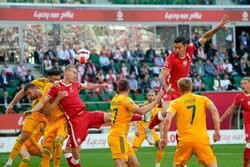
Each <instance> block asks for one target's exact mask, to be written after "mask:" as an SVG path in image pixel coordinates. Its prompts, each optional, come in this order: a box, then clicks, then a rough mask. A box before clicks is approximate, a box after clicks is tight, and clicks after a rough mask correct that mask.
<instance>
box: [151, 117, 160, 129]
mask: <svg viewBox="0 0 250 167" xmlns="http://www.w3.org/2000/svg"><path fill="white" fill-rule="evenodd" d="M159 123H161V120H160V119H159V118H158V114H156V115H155V116H154V118H153V120H152V121H151V122H150V124H149V126H148V128H149V129H153V128H154V127H155V126H156V125H158V124H159Z"/></svg>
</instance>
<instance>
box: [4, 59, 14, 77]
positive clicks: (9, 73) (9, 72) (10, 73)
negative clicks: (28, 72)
mask: <svg viewBox="0 0 250 167" xmlns="http://www.w3.org/2000/svg"><path fill="white" fill-rule="evenodd" d="M3 66H4V67H3V70H5V71H6V75H7V76H9V78H10V79H12V78H13V77H14V70H13V69H12V67H10V66H9V64H8V63H7V62H4V64H3Z"/></svg>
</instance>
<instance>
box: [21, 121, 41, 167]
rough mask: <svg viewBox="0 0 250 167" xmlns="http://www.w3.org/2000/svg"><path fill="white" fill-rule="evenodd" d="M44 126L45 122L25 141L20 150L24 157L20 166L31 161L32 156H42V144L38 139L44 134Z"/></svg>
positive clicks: (24, 165) (22, 166)
mask: <svg viewBox="0 0 250 167" xmlns="http://www.w3.org/2000/svg"><path fill="white" fill-rule="evenodd" d="M44 128H45V125H44V124H43V123H41V124H39V125H38V126H37V127H36V129H35V130H34V131H33V132H32V134H31V135H30V137H29V139H28V140H26V141H25V142H24V144H23V146H22V147H21V150H20V152H19V154H20V156H21V157H22V162H21V163H20V164H19V167H26V166H27V165H28V163H29V160H30V156H38V157H42V154H41V150H42V146H41V145H40V144H39V143H38V141H39V140H40V138H41V137H42V136H43V133H44Z"/></svg>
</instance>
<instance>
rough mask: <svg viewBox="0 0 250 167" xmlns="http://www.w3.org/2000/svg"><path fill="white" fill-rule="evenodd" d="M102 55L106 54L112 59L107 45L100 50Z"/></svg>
mask: <svg viewBox="0 0 250 167" xmlns="http://www.w3.org/2000/svg"><path fill="white" fill-rule="evenodd" d="M100 56H105V57H107V58H109V59H111V54H110V51H109V49H108V48H105V46H103V47H102V50H101V52H100Z"/></svg>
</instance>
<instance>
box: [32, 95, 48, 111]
mask: <svg viewBox="0 0 250 167" xmlns="http://www.w3.org/2000/svg"><path fill="white" fill-rule="evenodd" d="M49 100H50V98H49V97H48V96H45V97H44V99H43V100H42V101H40V102H39V103H38V104H37V105H35V107H34V108H32V109H31V110H30V113H32V112H36V111H42V108H43V106H44V105H45V104H46V103H47V102H48V101H49Z"/></svg>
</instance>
